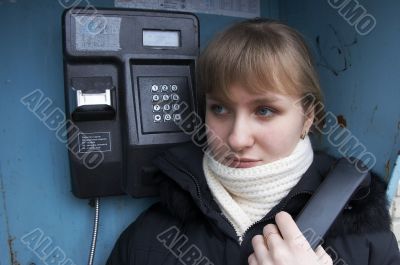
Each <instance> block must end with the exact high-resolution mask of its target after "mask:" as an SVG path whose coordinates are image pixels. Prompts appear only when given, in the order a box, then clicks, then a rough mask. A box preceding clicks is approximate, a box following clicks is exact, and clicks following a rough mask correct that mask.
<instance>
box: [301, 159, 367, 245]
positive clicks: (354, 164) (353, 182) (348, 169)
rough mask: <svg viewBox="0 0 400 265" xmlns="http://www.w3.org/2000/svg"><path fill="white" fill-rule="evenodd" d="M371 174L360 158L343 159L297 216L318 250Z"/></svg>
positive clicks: (303, 231) (311, 242)
mask: <svg viewBox="0 0 400 265" xmlns="http://www.w3.org/2000/svg"><path fill="white" fill-rule="evenodd" d="M368 176H369V171H368V168H367V167H366V166H365V165H364V164H363V163H362V161H360V160H354V159H352V158H350V159H349V158H347V159H346V158H341V159H339V160H338V162H337V164H336V165H335V167H334V168H333V169H332V170H331V171H330V172H329V173H328V175H327V176H326V178H325V180H324V181H323V182H322V184H321V185H320V186H319V187H318V189H317V190H316V192H315V194H314V195H313V196H312V197H311V199H310V200H309V201H308V202H307V204H306V206H305V207H304V208H303V210H302V211H301V212H300V214H299V215H298V216H297V218H296V224H297V226H298V227H299V229H300V231H302V233H303V235H304V236H305V238H306V239H307V241H308V242H309V243H310V245H311V247H312V249H314V250H315V249H316V248H317V247H318V246H319V245H320V244H321V243H322V241H323V237H324V236H325V234H326V233H327V231H328V230H329V228H330V227H331V226H332V224H333V222H334V221H335V220H336V218H337V217H338V215H339V214H340V213H341V212H342V210H343V209H344V207H345V206H346V205H347V203H348V202H349V200H350V198H351V197H352V195H353V194H354V193H355V191H356V190H357V188H358V187H359V186H360V185H361V183H363V182H364V181H365V180H366V179H367V177H368Z"/></svg>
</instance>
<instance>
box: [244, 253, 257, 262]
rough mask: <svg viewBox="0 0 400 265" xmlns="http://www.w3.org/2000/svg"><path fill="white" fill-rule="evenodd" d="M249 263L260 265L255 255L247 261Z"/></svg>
mask: <svg viewBox="0 0 400 265" xmlns="http://www.w3.org/2000/svg"><path fill="white" fill-rule="evenodd" d="M247 263H249V265H258V262H257V259H256V256H255V254H254V253H253V254H251V255H250V256H249V258H248V259H247Z"/></svg>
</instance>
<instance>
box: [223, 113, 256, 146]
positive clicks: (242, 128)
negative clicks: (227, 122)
mask: <svg viewBox="0 0 400 265" xmlns="http://www.w3.org/2000/svg"><path fill="white" fill-rule="evenodd" d="M253 133H254V132H253V131H252V129H251V126H250V124H249V122H248V121H246V117H242V118H236V119H235V121H234V123H233V125H232V129H231V131H230V134H229V136H228V144H229V146H230V148H231V149H232V151H233V152H240V151H242V150H244V149H246V148H248V147H251V146H253V144H254V137H253Z"/></svg>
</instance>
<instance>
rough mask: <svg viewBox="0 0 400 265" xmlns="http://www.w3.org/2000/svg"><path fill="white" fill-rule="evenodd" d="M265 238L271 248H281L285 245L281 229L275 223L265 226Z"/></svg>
mask: <svg viewBox="0 0 400 265" xmlns="http://www.w3.org/2000/svg"><path fill="white" fill-rule="evenodd" d="M263 235H264V240H265V243H266V245H267V247H268V248H269V249H274V248H279V247H282V245H283V239H282V236H281V233H280V232H279V229H278V227H277V226H276V225H274V224H269V225H266V226H264V229H263Z"/></svg>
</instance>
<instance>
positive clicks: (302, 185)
mask: <svg viewBox="0 0 400 265" xmlns="http://www.w3.org/2000/svg"><path fill="white" fill-rule="evenodd" d="M203 155H204V153H203V151H202V149H201V148H200V147H197V146H195V145H194V144H193V143H187V144H182V145H178V146H176V147H173V148H171V149H169V150H168V151H166V152H165V153H163V154H162V155H161V156H160V157H158V158H157V159H156V160H155V161H154V164H155V165H156V166H157V167H158V168H159V169H160V170H161V171H162V172H163V173H164V174H165V175H167V177H169V178H170V179H171V180H172V181H173V182H175V183H177V184H178V185H179V186H180V188H181V189H183V190H184V191H186V192H189V193H190V195H191V197H192V198H193V201H194V203H195V204H196V205H197V207H198V208H199V209H200V211H201V212H202V213H203V214H204V215H206V216H207V217H208V218H209V219H211V220H212V221H213V222H214V223H215V224H216V225H217V226H218V227H219V228H220V229H221V230H223V231H225V232H226V234H228V235H230V236H231V237H233V238H235V240H236V239H237V238H236V235H235V232H234V230H233V227H232V226H231V225H230V223H229V222H228V221H227V220H226V218H223V217H222V214H221V213H220V210H219V207H218V205H217V204H216V202H215V201H214V200H213V198H212V194H211V192H210V190H209V188H208V185H207V182H206V180H205V177H204V172H203V167H202V159H203ZM333 161H334V159H333V158H332V157H329V156H327V155H324V154H322V153H315V155H314V160H313V162H312V164H311V166H310V167H309V168H308V170H307V171H306V172H305V173H304V175H303V177H302V178H301V179H300V181H299V182H298V183H297V184H296V185H295V186H294V188H293V189H292V190H291V191H290V192H289V194H288V195H287V196H286V197H285V198H284V199H283V200H282V201H281V202H280V203H279V204H278V205H276V206H275V207H274V208H273V209H272V210H271V211H270V212H269V213H268V214H267V215H266V216H265V217H264V218H263V219H265V218H271V217H273V216H274V215H275V214H276V213H277V212H278V211H279V210H283V209H285V206H287V205H288V202H289V201H290V199H291V198H293V197H295V196H297V195H299V194H303V193H304V194H308V195H312V194H313V193H314V191H315V190H316V189H317V188H318V186H319V185H320V183H321V181H322V180H323V176H325V175H326V173H327V172H328V171H329V170H330V167H331V165H332V162H333ZM174 192H177V191H176V190H175V191H174ZM172 204H173V203H172ZM167 205H171V203H167ZM175 208H177V207H175ZM180 208H182V207H180ZM171 210H173V211H182V210H183V209H171Z"/></svg>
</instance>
